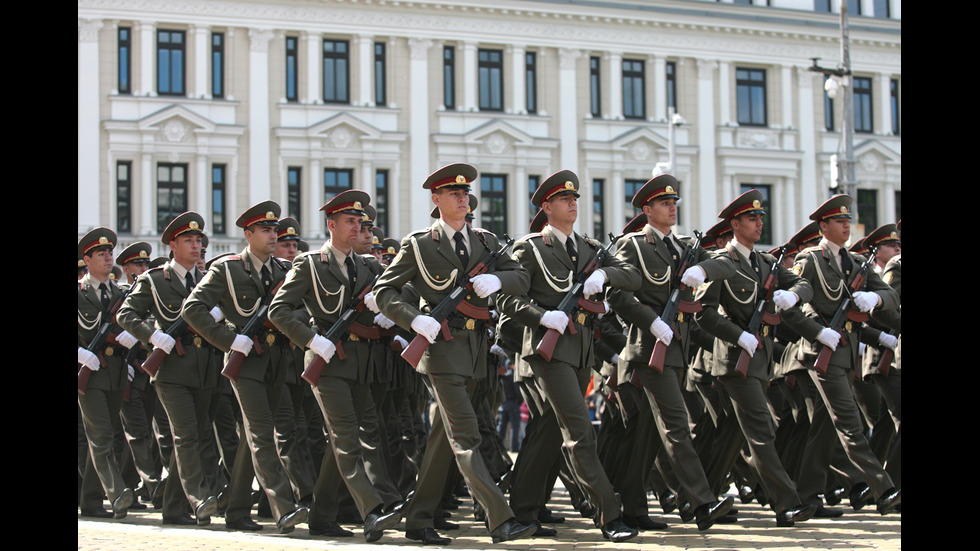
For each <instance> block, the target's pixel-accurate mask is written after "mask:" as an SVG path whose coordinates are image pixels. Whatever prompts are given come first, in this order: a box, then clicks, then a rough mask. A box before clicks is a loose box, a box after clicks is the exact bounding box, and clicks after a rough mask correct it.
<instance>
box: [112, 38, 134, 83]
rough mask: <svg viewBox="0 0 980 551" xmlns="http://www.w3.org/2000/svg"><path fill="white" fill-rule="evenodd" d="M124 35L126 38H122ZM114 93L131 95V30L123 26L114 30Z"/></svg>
mask: <svg viewBox="0 0 980 551" xmlns="http://www.w3.org/2000/svg"><path fill="white" fill-rule="evenodd" d="M124 33H125V35H126V37H125V38H123V34H124ZM116 61H117V63H118V67H117V69H116V92H117V93H118V94H120V95H123V94H125V95H130V94H132V93H133V71H132V68H133V63H132V61H133V29H132V28H131V27H127V26H123V27H119V28H118V29H116Z"/></svg>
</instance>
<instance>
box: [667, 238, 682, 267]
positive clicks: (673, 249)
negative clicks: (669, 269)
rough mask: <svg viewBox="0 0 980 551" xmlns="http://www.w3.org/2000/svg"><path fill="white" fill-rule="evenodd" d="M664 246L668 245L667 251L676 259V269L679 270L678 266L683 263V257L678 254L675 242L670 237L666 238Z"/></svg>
mask: <svg viewBox="0 0 980 551" xmlns="http://www.w3.org/2000/svg"><path fill="white" fill-rule="evenodd" d="M664 245H667V251H668V252H670V257H671V258H673V259H674V268H677V265H678V264H680V262H681V255H680V253H679V252H677V248H676V247H674V243H673V240H672V239H671V238H670V236H669V235H668V236H667V237H664Z"/></svg>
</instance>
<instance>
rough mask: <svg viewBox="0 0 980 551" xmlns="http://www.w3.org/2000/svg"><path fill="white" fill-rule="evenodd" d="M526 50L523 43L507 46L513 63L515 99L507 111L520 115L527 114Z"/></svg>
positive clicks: (511, 79)
mask: <svg viewBox="0 0 980 551" xmlns="http://www.w3.org/2000/svg"><path fill="white" fill-rule="evenodd" d="M525 51H526V50H525V49H524V46H523V45H520V46H507V49H506V53H507V54H508V57H509V58H510V63H511V71H510V81H511V86H510V89H511V91H512V96H513V100H512V101H511V106H512V108H511V109H507V110H506V111H507V112H508V113H516V114H518V115H524V114H527V83H526V75H525V69H526V67H527V60H526V59H525V58H524V53H525Z"/></svg>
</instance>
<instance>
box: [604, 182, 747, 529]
mask: <svg viewBox="0 0 980 551" xmlns="http://www.w3.org/2000/svg"><path fill="white" fill-rule="evenodd" d="M679 198H680V197H679V195H678V194H677V179H676V178H674V177H673V176H671V175H669V174H662V175H659V176H657V177H655V178H653V179H651V180H649V181H648V182H647V183H645V184H644V185H643V187H641V188H640V189H639V191H637V192H636V194H635V195H634V196H633V200H632V203H633V206H634V207H636V208H640V209H642V211H643V214H644V215H645V217H646V221H647V223H646V224H645V225H643V226H642V229H641V230H639V231H637V232H635V233H628V234H626V235H625V236H623V238H622V239H621V240H620V242H619V245H618V246H617V250H616V258H617V259H618V260H620V261H621V262H623V263H625V264H627V265H629V266H637V267H638V268H639V271H640V273H641V274H642V276H643V277H642V279H641V286H640V288H639V289H637V290H635V291H633V292H628V291H620V290H612V291H610V293H609V303H610V305H611V306H612V308H613V310H615V311H616V313H618V314H619V315H620V316H621V317H622V318H623V320H624V321H625V322H626V323H628V324H629V328H628V336H627V343H626V347H625V349H624V353H623V355H622V357H621V358H620V361H619V377H618V378H619V380H620V381H624V382H625V381H628V380H630V379H631V377H632V376H633V374H635V375H636V376H638V377H639V380H640V382H641V383H642V385H643V392H644V394H645V395H646V399H647V402H648V403H649V408H650V409H651V411H652V412H653V420H654V421H655V422H656V430H657V432H658V433H659V435H660V436H659V437H660V440H661V442H662V444H663V450H664V452H665V453H666V456H667V458H669V461H668V462H669V464H670V466H671V467H672V471H673V473H674V475H675V476H677V477H678V478H677V484H679V485H680V487H679V488H677V490H679V491H680V492H681V494H682V495H683V496H684V498H685V501H686V502H687V503H689V504H690V508H691V509H692V510H693V512H694V517H695V519H696V521H697V525H698V529H699V530H707V529H708V528H710V527H711V525H712V524H714V522H715V521H716V520H717V519H718V518H720V517H722V516H724V515H726V514H727V513H728V511H729V510H731V508H732V504H733V501H732V498H731V497H729V498H726V499H725V500H723V501H719V500H718V499H717V497H716V496H717V494H716V493H715V492H713V491H712V490H711V488H710V486H709V484H708V481H707V478H706V477H705V474H704V470H703V468H702V466H701V462H700V460H699V459H698V455H697V452H696V451H695V449H694V444H693V442H692V440H691V433H690V430H689V428H688V427H689V426H690V419H689V417H688V412H687V409H686V406H685V402H684V396H683V394H682V392H681V389H682V387H681V384H680V381H681V379H682V378H683V376H684V371H685V370H686V369H687V358H688V346H689V344H690V341H689V339H688V338H686V337H687V334H688V332H689V331H688V327H689V325H688V324H689V322H690V321H691V318H690V316H685V315H684V313H683V312H679V313H678V314H677V317H676V324H677V332H676V334H677V335H680V336H681V338H676V339H675V338H674V335H675V332H674V330H673V329H672V328H671V325H672V324H674V322H675V320H671V319H663V318H661V316H660V313H661V312H662V311H663V310H664V307H665V306H666V304H667V301H668V299H669V297H670V295H671V293H672V292H673V291H674V289H672V288H671V287H672V286H673V285H672V282H673V281H674V280H675V278H676V276H677V275H681V274H676V272H677V270H679V269H680V268H681V263H682V261H683V259H684V257H685V256H686V255H687V253H688V250H689V249H691V248H692V247H694V246H695V244H694V240H693V239H692V238H690V237H685V236H678V235H676V234H674V233H673V232H671V228H672V227H673V226H674V224H676V223H677V200H678V199H679ZM693 252H694V262H693V263H692V267H694V266H697V267H698V268H700V269H701V271H703V272H704V274H705V275H706V276H707V278H708V279H710V280H712V281H714V280H716V279H721V278H724V277H726V276H728V275H730V274H731V273H733V272H734V270H733V269H732V267H731V265H730V264H728V263H726V262H724V261H716V260H711V259H710V257H709V255H708V253H707V251H705V250H704V248H703V247H700V246H698V247H697V250H695V251H693ZM694 269H697V268H694ZM676 279H678V280H679V279H680V278H676ZM682 297H683V298H685V299H686V300H689V301H690V300H693V298H694V292H693V290H692V289H686V290H684V291H683V295H682ZM657 341H661V342H663V343H664V345H666V346H667V350H666V353H665V357H664V365H663V372H662V373H657V372H656V371H655V370H654V369H653V368H651V367H650V366H649V365H648V364H649V361H650V357H651V355H652V353H653V349H654V345H655V343H656V342H657ZM653 447H654V448H659V446H653ZM645 451H646V452H647V453H646V454H645V455H646V457H647V464H645V465H639V466H635V467H634V468H633V469H631V470H633V471H636V474H635V475H634V477H633V479H632V480H630V481H629V482H630V484H629V486H630V487H639V488H644V487H645V485H644V481H645V475H646V474H647V472H649V470H650V469H651V467H652V466H653V463H652V462H653V459H654V457H656V455H657V454H656V453H649V450H645ZM634 456H635V457H637V458H639V457H642V456H643V454H641V453H637V454H634ZM665 467H666V466H665ZM633 507H634V508H635V510H634V512H633V515H635V517H636V519H635V520H634V521H633V522H634V523H635V524H637V525H638V526H644V525H646V524H648V523H647V522H646V521H647V520H648V517H647V516H646V513H645V507H644V506H643V504H639V505H633ZM628 522H629V521H628Z"/></svg>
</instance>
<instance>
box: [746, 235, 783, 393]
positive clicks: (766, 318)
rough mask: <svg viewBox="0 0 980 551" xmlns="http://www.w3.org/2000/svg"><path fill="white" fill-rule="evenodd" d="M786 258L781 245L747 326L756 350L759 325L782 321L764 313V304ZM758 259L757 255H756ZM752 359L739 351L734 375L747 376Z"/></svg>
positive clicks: (773, 289)
mask: <svg viewBox="0 0 980 551" xmlns="http://www.w3.org/2000/svg"><path fill="white" fill-rule="evenodd" d="M784 256H786V246H785V245H783V246H782V247H780V248H779V258H777V259H776V262H775V263H774V264H773V265H772V270H770V271H769V276H768V277H766V281H765V282H764V283H763V284H762V296H761V297H759V301H758V302H757V303H756V306H755V311H754V312H752V319H750V320H749V325H748V328H747V331H750V332H751V333H752V335H754V336H755V339H756V340H757V341H758V346H757V347H756V350H762V339H761V338H760V337H759V325H761V324H762V323H765V324H767V325H779V323H780V322H781V321H782V320H781V319H780V317H779V314H771V313H769V312H766V311H765V308H766V303H767V302H769V301H770V300H772V294H773V292H774V291H775V290H776V272H777V271H778V270H779V266H780V265H782V263H783V257H784ZM756 257H757V258H758V255H756ZM751 359H752V357H751V356H749V352H748V351H747V350H745V349H743V350H742V351H741V353H740V354H739V355H738V362H737V363H736V364H735V374H736V375H738V376H739V377H741V378H743V379H744V378H745V377H746V376H747V375H748V374H749V362H750V361H751Z"/></svg>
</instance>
